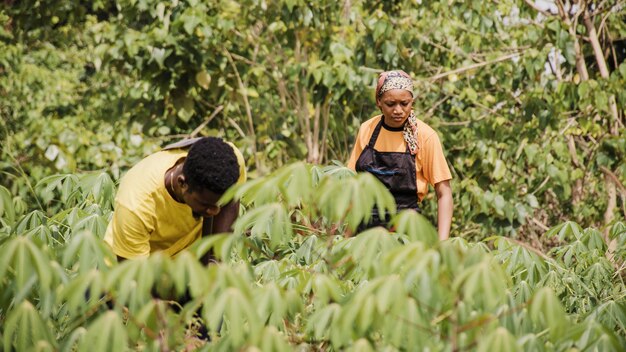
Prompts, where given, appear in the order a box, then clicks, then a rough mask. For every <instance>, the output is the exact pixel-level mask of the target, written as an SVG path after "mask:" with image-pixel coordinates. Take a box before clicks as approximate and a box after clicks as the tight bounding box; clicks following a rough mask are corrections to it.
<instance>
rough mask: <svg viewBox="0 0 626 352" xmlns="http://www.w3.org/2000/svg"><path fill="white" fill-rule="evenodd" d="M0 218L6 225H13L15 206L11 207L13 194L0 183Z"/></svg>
mask: <svg viewBox="0 0 626 352" xmlns="http://www.w3.org/2000/svg"><path fill="white" fill-rule="evenodd" d="M0 219H2V221H3V222H4V223H5V224H6V226H11V227H12V226H13V224H14V223H15V220H16V216H15V208H14V207H13V195H12V194H11V192H10V191H9V190H8V189H7V188H6V187H4V186H2V185H0Z"/></svg>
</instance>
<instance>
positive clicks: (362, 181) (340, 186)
mask: <svg viewBox="0 0 626 352" xmlns="http://www.w3.org/2000/svg"><path fill="white" fill-rule="evenodd" d="M315 201H316V202H317V206H318V208H319V211H320V213H321V215H322V216H324V217H326V218H327V219H328V220H330V221H331V222H338V221H345V223H346V224H347V225H348V227H349V228H350V230H352V231H354V230H356V228H357V226H358V225H359V224H360V223H361V222H363V221H369V219H370V218H371V214H372V209H373V208H374V207H376V208H377V210H378V213H379V214H394V213H395V212H396V204H395V200H394V199H393V197H392V196H391V193H389V190H388V189H387V188H386V187H385V186H384V185H383V184H382V183H381V182H380V181H378V180H377V179H376V178H375V177H374V176H372V175H371V174H369V173H361V174H359V175H357V177H354V178H345V179H333V178H330V177H329V178H325V179H324V180H323V181H322V183H321V184H320V185H319V187H318V192H317V193H316V200H315Z"/></svg>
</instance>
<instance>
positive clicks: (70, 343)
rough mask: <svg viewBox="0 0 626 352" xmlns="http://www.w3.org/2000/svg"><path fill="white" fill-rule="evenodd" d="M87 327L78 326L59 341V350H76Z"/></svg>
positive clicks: (68, 351)
mask: <svg viewBox="0 0 626 352" xmlns="http://www.w3.org/2000/svg"><path fill="white" fill-rule="evenodd" d="M86 333H87V329H85V328H84V327H82V326H81V327H78V328H76V329H75V330H74V331H72V333H71V334H69V335H68V337H67V338H66V339H64V340H63V341H61V342H60V343H61V352H73V351H76V350H77V347H78V344H80V342H81V341H82V340H83V338H84V337H85V334H86Z"/></svg>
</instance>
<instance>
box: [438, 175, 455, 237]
mask: <svg viewBox="0 0 626 352" xmlns="http://www.w3.org/2000/svg"><path fill="white" fill-rule="evenodd" d="M435 192H436V193H437V232H438V233H439V239H440V240H442V241H443V240H445V239H447V238H448V237H450V224H451V223H452V210H453V208H454V205H453V201H452V189H451V188H450V181H449V180H446V181H441V182H438V183H436V184H435Z"/></svg>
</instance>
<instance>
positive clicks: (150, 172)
mask: <svg viewBox="0 0 626 352" xmlns="http://www.w3.org/2000/svg"><path fill="white" fill-rule="evenodd" d="M191 142H193V144H192V146H191V148H189V149H183V148H166V150H162V151H159V152H157V153H154V154H152V155H150V156H148V157H146V158H144V159H143V160H141V161H140V162H139V163H137V164H136V165H135V166H133V167H132V168H131V169H130V170H129V171H128V172H127V173H126V174H125V175H124V177H122V179H121V182H120V186H119V189H118V191H117V195H116V197H115V210H114V212H113V218H112V219H111V222H110V223H109V226H108V228H107V231H106V234H105V237H104V240H105V241H106V242H107V243H108V244H109V245H110V246H111V248H112V249H113V252H114V253H115V254H116V255H117V257H118V259H120V260H123V259H130V258H137V257H143V256H148V255H149V254H150V253H153V252H157V251H162V252H164V253H166V254H167V255H169V256H174V255H176V254H177V253H178V252H180V251H181V250H183V249H184V248H186V247H188V246H189V245H191V244H192V243H193V242H194V241H195V240H197V239H198V238H200V237H201V236H203V235H207V234H210V233H221V232H226V231H229V230H230V227H231V225H232V223H233V222H234V221H235V219H236V218H237V215H238V212H239V204H238V202H231V203H228V204H225V205H222V206H220V204H219V202H218V201H219V199H220V197H221V196H222V194H224V192H225V191H226V190H227V189H228V188H229V187H231V186H232V185H234V184H235V183H241V182H244V181H245V179H246V169H245V164H244V160H243V156H242V155H241V153H240V152H239V150H237V148H236V147H235V146H234V145H232V144H230V143H227V142H224V141H223V140H222V139H220V138H215V137H204V138H197V139H196V140H194V141H191ZM191 142H190V143H186V144H191ZM203 261H204V262H205V264H206V263H207V262H208V258H203Z"/></svg>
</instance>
